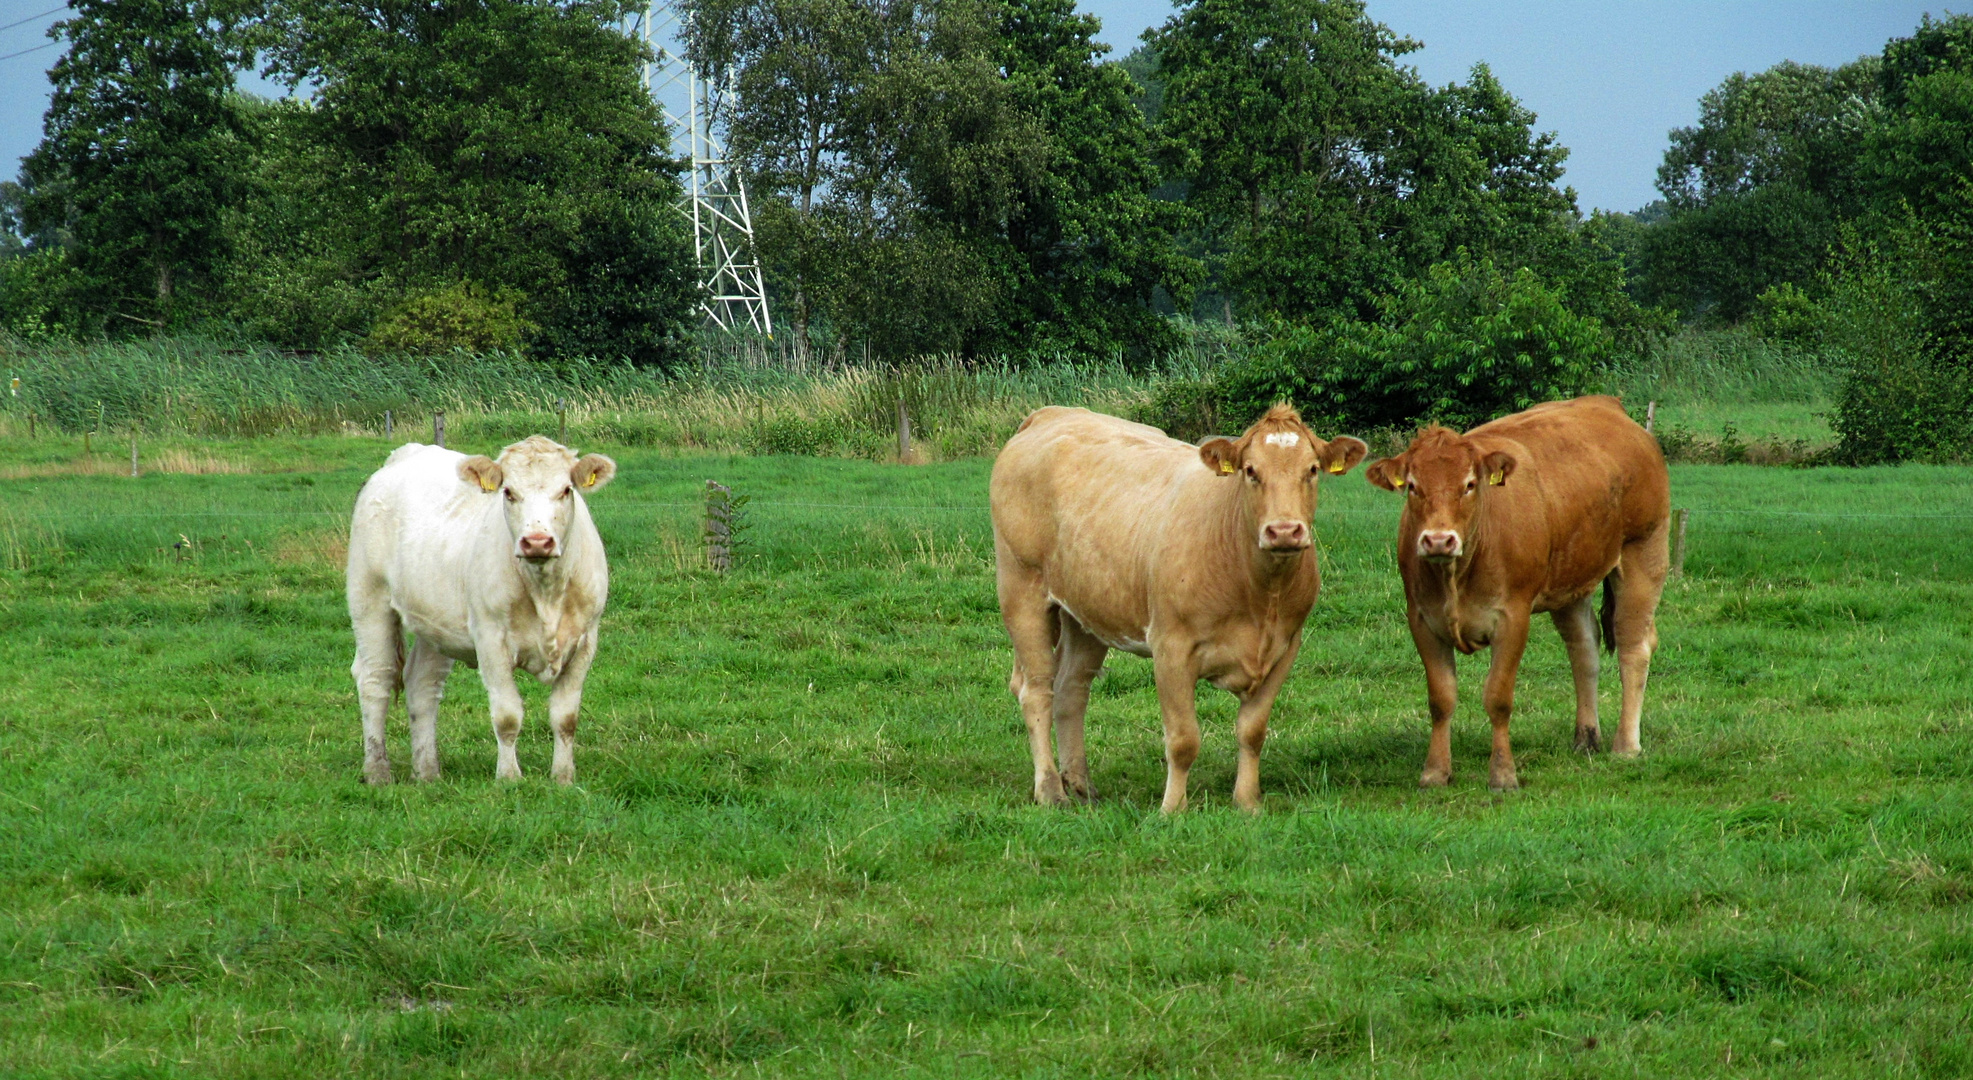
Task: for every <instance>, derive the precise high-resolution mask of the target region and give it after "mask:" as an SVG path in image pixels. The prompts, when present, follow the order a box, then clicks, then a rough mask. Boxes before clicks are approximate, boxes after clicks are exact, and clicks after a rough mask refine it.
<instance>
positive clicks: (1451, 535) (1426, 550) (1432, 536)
mask: <svg viewBox="0 0 1973 1080" xmlns="http://www.w3.org/2000/svg"><path fill="white" fill-rule="evenodd" d="M1418 554H1420V555H1422V556H1424V557H1425V558H1427V559H1455V558H1458V557H1459V534H1458V533H1456V532H1453V531H1452V530H1451V529H1441V530H1437V531H1435V532H1422V533H1419V534H1418Z"/></svg>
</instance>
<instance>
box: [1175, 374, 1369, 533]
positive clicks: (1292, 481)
mask: <svg viewBox="0 0 1973 1080" xmlns="http://www.w3.org/2000/svg"><path fill="white" fill-rule="evenodd" d="M1369 449H1370V448H1369V447H1367V446H1365V445H1364V443H1363V440H1361V439H1353V438H1350V437H1349V436H1348V435H1344V436H1341V437H1339V438H1337V439H1335V440H1334V441H1332V442H1323V441H1322V440H1321V439H1318V438H1316V437H1315V433H1314V432H1313V431H1310V430H1309V429H1308V427H1307V425H1305V424H1303V423H1302V418H1301V416H1300V415H1299V414H1297V413H1296V412H1295V410H1294V409H1293V408H1291V407H1290V406H1288V405H1287V404H1286V403H1283V404H1280V405H1276V406H1275V407H1274V408H1272V409H1269V410H1268V411H1267V415H1266V416H1263V417H1261V418H1260V419H1259V420H1257V421H1255V422H1254V426H1253V427H1250V428H1248V429H1247V433H1246V434H1244V435H1242V436H1240V437H1239V438H1238V439H1224V438H1221V439H1207V440H1206V441H1205V442H1204V443H1202V444H1201V445H1200V447H1199V459H1200V460H1201V461H1204V462H1205V463H1206V468H1208V469H1211V470H1213V472H1215V473H1217V474H1218V475H1219V476H1220V477H1222V478H1223V479H1225V480H1226V481H1227V482H1229V483H1232V482H1236V481H1237V482H1239V483H1243V484H1245V485H1246V495H1247V497H1246V499H1245V500H1244V505H1245V506H1246V507H1247V509H1248V510H1249V511H1251V513H1252V522H1251V524H1252V525H1253V528H1254V535H1255V538H1256V541H1257V542H1258V543H1259V544H1260V546H1261V549H1262V550H1263V551H1272V552H1278V553H1283V554H1291V553H1294V552H1298V551H1302V550H1304V549H1305V548H1307V547H1308V546H1309V544H1310V543H1311V541H1312V539H1313V537H1312V534H1311V533H1310V531H1309V522H1310V521H1312V520H1313V519H1314V517H1315V481H1316V478H1317V477H1318V476H1321V475H1322V474H1323V473H1325V472H1326V473H1332V474H1342V473H1346V472H1349V471H1350V469H1351V468H1352V467H1354V466H1355V465H1356V463H1357V462H1359V461H1362V460H1363V455H1364V454H1365V453H1367V452H1369Z"/></svg>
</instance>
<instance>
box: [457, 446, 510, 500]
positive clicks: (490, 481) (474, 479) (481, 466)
mask: <svg viewBox="0 0 1973 1080" xmlns="http://www.w3.org/2000/svg"><path fill="white" fill-rule="evenodd" d="M459 479H461V480H464V481H465V482H467V483H468V484H472V485H473V486H474V487H477V488H479V489H480V490H481V491H499V490H500V484H501V482H502V481H504V480H506V479H507V474H506V473H505V472H504V471H503V470H502V469H501V468H500V463H499V462H497V461H495V460H493V459H492V458H490V457H487V456H486V455H485V454H474V455H473V456H472V457H469V458H467V459H466V460H464V461H462V462H460V463H459Z"/></svg>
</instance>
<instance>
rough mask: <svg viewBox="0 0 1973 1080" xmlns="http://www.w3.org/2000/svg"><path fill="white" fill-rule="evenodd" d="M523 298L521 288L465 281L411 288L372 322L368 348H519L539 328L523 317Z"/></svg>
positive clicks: (430, 350) (405, 350)
mask: <svg viewBox="0 0 1973 1080" xmlns="http://www.w3.org/2000/svg"><path fill="white" fill-rule="evenodd" d="M520 303H521V295H520V293H518V292H516V291H514V290H512V289H498V290H489V289H486V288H484V287H482V286H479V285H475V284H473V283H471V282H464V281H462V282H458V283H455V284H452V285H448V286H446V287H445V288H443V289H437V290H433V291H431V292H424V293H417V294H413V295H412V296H411V297H410V298H408V299H406V300H405V301H404V302H403V303H402V304H399V305H398V306H397V308H396V309H395V310H393V311H391V312H390V314H388V315H385V316H384V317H383V318H382V319H380V320H378V321H377V325H376V326H375V327H372V328H371V330H370V337H369V341H368V344H369V348H370V351H371V352H378V353H416V354H421V355H431V354H434V353H447V352H452V351H454V350H461V349H463V350H465V351H467V352H475V353H480V352H494V351H500V350H512V349H517V348H519V347H520V345H521V342H522V341H523V340H525V339H526V338H527V337H528V335H530V334H532V333H533V332H534V331H535V329H536V327H535V324H534V323H531V322H529V321H528V320H527V319H524V318H522V317H521V314H520Z"/></svg>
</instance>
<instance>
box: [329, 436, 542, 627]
mask: <svg viewBox="0 0 1973 1080" xmlns="http://www.w3.org/2000/svg"><path fill="white" fill-rule="evenodd" d="M465 458H466V455H464V454H461V453H458V452H456V451H453V450H447V449H445V448H444V447H440V446H426V445H422V444H419V443H411V444H407V445H405V446H401V447H399V448H398V449H397V450H395V451H393V452H392V453H391V456H390V457H389V458H388V459H387V460H386V461H385V462H384V466H383V468H381V469H378V470H377V471H376V473H374V474H373V475H372V476H371V477H370V479H369V481H368V482H366V483H365V484H364V485H363V490H362V491H361V492H359V493H358V495H357V497H356V510H355V513H354V514H353V515H352V517H351V520H350V536H349V567H348V581H347V588H348V594H349V603H350V608H351V611H352V613H354V612H356V611H357V609H358V608H359V607H362V606H364V605H369V604H375V603H378V602H385V603H388V604H389V605H390V606H391V607H392V608H395V609H396V610H397V611H398V612H399V614H400V615H401V616H402V617H403V618H404V619H405V620H406V622H407V624H408V625H409V626H410V627H411V628H412V629H413V630H414V631H415V632H419V633H423V634H427V635H430V636H433V637H434V638H436V639H438V640H439V642H440V644H441V646H442V647H443V648H444V649H445V650H446V651H447V652H448V653H451V654H460V655H465V654H468V653H469V651H470V640H471V639H470V634H469V632H468V621H469V607H470V605H471V604H472V603H473V602H474V601H475V600H476V599H477V600H480V601H482V602H484V601H486V600H488V599H492V598H493V597H494V595H495V594H497V593H499V592H500V591H501V585H502V584H503V583H504V580H505V575H503V574H502V573H501V572H500V571H501V570H502V569H504V566H503V559H502V556H504V555H505V554H506V552H505V549H504V545H502V544H501V542H500V541H501V538H500V537H499V536H496V535H494V534H493V533H491V532H490V531H489V528H488V526H489V522H490V521H491V520H492V519H491V517H490V516H489V512H488V511H489V507H491V506H492V504H491V503H489V502H487V501H486V499H485V498H484V497H483V494H482V493H481V492H477V491H474V490H473V489H472V488H470V487H469V486H467V485H466V484H465V483H464V482H463V481H462V480H461V479H460V476H459V463H460V462H461V461H464V460H465ZM494 512H495V513H497V510H496V511H494ZM489 545H491V546H489Z"/></svg>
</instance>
